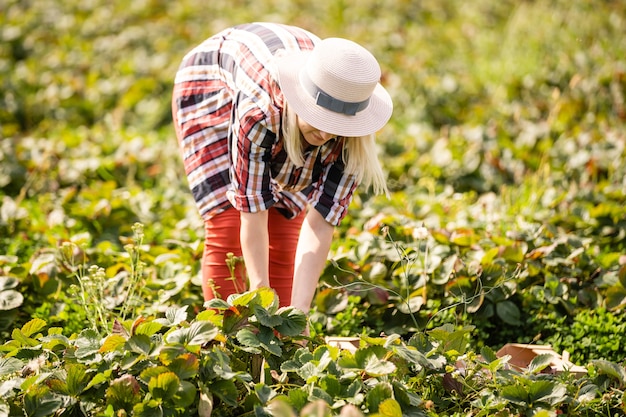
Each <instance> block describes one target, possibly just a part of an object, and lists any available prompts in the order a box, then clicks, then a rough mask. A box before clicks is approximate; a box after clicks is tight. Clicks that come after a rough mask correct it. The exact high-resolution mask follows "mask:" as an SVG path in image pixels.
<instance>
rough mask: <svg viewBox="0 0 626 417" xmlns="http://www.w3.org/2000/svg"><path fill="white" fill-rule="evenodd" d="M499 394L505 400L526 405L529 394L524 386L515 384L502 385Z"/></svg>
mask: <svg viewBox="0 0 626 417" xmlns="http://www.w3.org/2000/svg"><path fill="white" fill-rule="evenodd" d="M501 396H502V398H504V399H505V400H507V401H510V402H512V403H513V404H517V405H521V406H524V407H526V406H528V404H529V394H528V391H527V389H526V387H524V386H522V385H519V384H515V385H507V386H504V387H502V389H501Z"/></svg>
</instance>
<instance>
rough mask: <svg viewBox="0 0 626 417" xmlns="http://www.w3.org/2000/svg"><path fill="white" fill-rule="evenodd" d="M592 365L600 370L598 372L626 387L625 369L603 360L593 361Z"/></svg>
mask: <svg viewBox="0 0 626 417" xmlns="http://www.w3.org/2000/svg"><path fill="white" fill-rule="evenodd" d="M591 364H592V365H593V366H594V367H596V368H597V369H598V372H600V373H602V374H605V375H608V376H610V377H612V378H614V379H616V380H617V381H619V383H620V384H621V385H622V386H624V385H626V370H625V369H624V367H622V366H620V365H618V364H616V363H613V362H609V361H607V360H603V359H597V360H592V361H591Z"/></svg>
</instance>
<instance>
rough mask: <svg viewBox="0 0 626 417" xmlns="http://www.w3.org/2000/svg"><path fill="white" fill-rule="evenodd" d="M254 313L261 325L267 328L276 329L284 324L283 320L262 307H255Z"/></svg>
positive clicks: (253, 308) (253, 307)
mask: <svg viewBox="0 0 626 417" xmlns="http://www.w3.org/2000/svg"><path fill="white" fill-rule="evenodd" d="M252 311H253V312H254V315H255V317H256V318H257V320H258V321H259V323H260V324H261V325H263V326H266V327H271V328H274V327H276V326H278V325H279V324H281V323H282V322H283V318H282V317H280V316H277V315H271V314H270V313H269V312H268V311H267V310H266V309H264V308H263V307H261V306H260V305H257V304H255V305H253V306H252Z"/></svg>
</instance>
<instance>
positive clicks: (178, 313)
mask: <svg viewBox="0 0 626 417" xmlns="http://www.w3.org/2000/svg"><path fill="white" fill-rule="evenodd" d="M187 308H188V307H186V306H185V307H180V308H176V307H170V308H168V309H167V310H165V317H164V318H159V319H155V320H154V321H155V322H156V323H159V324H161V325H163V326H166V327H172V326H177V325H179V324H181V323H182V322H184V321H185V320H187Z"/></svg>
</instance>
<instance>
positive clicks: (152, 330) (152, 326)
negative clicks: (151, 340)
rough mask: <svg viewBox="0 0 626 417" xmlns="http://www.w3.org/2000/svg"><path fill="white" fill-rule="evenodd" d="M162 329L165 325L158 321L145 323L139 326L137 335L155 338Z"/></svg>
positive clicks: (136, 330) (136, 331)
mask: <svg viewBox="0 0 626 417" xmlns="http://www.w3.org/2000/svg"><path fill="white" fill-rule="evenodd" d="M162 328H163V325H162V324H161V323H158V322H157V321H144V322H143V323H140V324H139V325H138V326H137V328H136V329H135V334H140V335H145V336H154V335H155V334H156V333H157V332H158V331H159V330H161V329H162Z"/></svg>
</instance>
